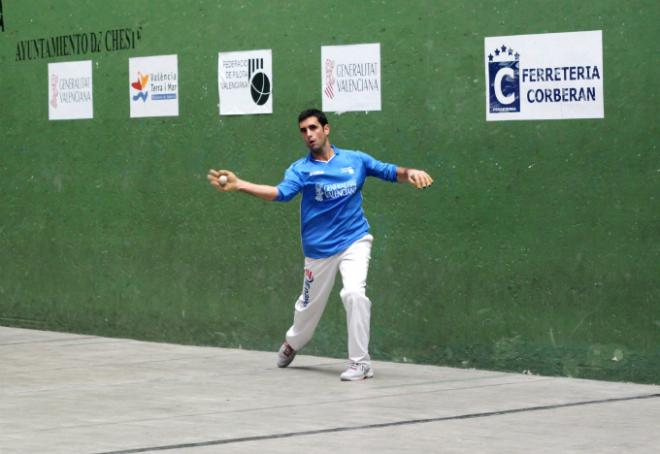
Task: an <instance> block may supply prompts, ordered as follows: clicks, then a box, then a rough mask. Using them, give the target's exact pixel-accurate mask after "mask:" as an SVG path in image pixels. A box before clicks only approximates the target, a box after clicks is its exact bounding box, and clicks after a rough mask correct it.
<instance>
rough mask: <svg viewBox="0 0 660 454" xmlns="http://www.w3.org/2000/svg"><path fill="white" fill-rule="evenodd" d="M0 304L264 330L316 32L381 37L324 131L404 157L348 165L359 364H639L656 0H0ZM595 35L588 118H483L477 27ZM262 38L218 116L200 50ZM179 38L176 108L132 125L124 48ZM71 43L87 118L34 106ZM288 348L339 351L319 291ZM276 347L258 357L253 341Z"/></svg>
mask: <svg viewBox="0 0 660 454" xmlns="http://www.w3.org/2000/svg"><path fill="white" fill-rule="evenodd" d="M2 4H3V12H4V25H5V31H4V32H0V63H1V65H2V69H1V70H0V99H1V100H2V108H1V109H0V128H1V129H0V133H1V134H0V137H1V142H0V197H1V199H0V324H2V325H7V326H22V327H28V328H39V329H53V330H66V331H74V332H81V333H94V334H99V335H109V336H123V337H132V338H139V339H150V340H159V341H171V342H180V343H191V344H203V345H217V346H226V347H237V346H242V347H243V348H249V349H263V350H275V349H276V348H277V347H279V344H280V343H281V341H282V339H283V335H284V332H285V330H286V329H287V328H288V326H289V324H290V322H291V317H292V313H293V302H294V300H295V298H296V297H297V295H298V293H299V291H300V289H301V286H302V253H301V251H300V246H299V235H298V212H299V208H298V199H296V200H295V201H294V202H292V203H289V204H275V203H267V202H263V201H260V200H257V199H253V198H250V197H248V196H244V195H240V194H233V195H229V196H227V195H224V194H219V193H217V192H216V191H214V190H212V188H211V187H210V186H209V185H208V183H207V181H206V172H207V170H208V169H209V168H211V167H215V168H217V167H224V168H230V169H234V170H236V171H237V172H238V173H239V175H240V176H241V177H243V178H247V179H250V180H253V181H257V182H262V183H267V184H276V183H277V182H279V181H280V179H281V177H282V174H283V171H284V169H285V168H286V167H287V166H288V165H289V163H290V162H292V161H293V160H295V159H297V158H298V157H300V156H302V155H303V154H304V153H305V149H304V146H303V143H302V142H301V141H300V138H299V136H298V133H297V129H296V128H297V124H296V116H297V113H298V112H299V111H300V110H302V109H303V108H306V107H308V106H319V105H320V103H321V96H320V86H319V85H320V75H321V74H320V72H321V68H320V47H321V45H331V44H353V43H370V42H379V43H380V44H381V59H382V80H383V87H382V92H383V98H382V100H383V101H382V102H383V108H382V111H381V112H369V113H368V114H365V113H346V114H343V115H330V121H331V123H332V125H333V132H332V136H333V141H334V143H336V144H337V145H339V146H345V147H349V148H356V149H362V150H365V151H368V152H369V153H371V154H373V155H374V156H376V157H378V158H379V159H381V160H384V161H389V162H394V163H397V164H400V165H405V166H411V167H417V168H424V169H427V170H428V171H429V172H430V173H431V174H432V175H433V176H434V178H435V180H436V183H435V184H434V186H433V187H432V188H431V189H430V190H428V191H415V190H413V189H412V188H411V187H397V186H395V185H389V184H385V183H382V182H379V181H376V180H374V181H370V182H368V184H367V186H366V187H365V190H364V196H365V208H366V211H367V216H368V218H369V220H370V223H371V225H372V233H373V234H374V236H375V237H376V241H375V243H374V249H373V261H372V267H371V270H370V277H369V288H368V292H369V294H370V297H371V299H372V300H373V302H374V306H373V319H372V346H371V348H372V353H373V356H374V358H376V359H382V360H394V361H410V362H417V363H431V364H442V365H451V366H459V367H477V368H488V369H498V370H511V371H527V370H529V371H531V372H532V373H540V374H550V375H568V376H574V377H586V378H597V379H607V380H625V381H637V382H652V383H660V265H659V264H660V158H659V155H658V148H657V146H658V145H657V144H658V127H657V123H658V114H657V112H658V96H657V93H658V90H657V85H658V80H660V74H659V70H658V68H659V63H660V62H659V61H658V53H657V50H658V49H657V42H658V40H659V38H660V36H659V35H660V33H659V32H658V25H657V24H658V22H659V19H660V11H659V9H660V8H659V7H658V3H657V2H655V1H630V2H624V3H621V2H619V1H614V0H603V1H598V2H574V1H568V0H561V1H511V0H509V1H449V0H436V1H403V0H401V1H396V0H384V1H380V0H379V1H375V0H374V1H360V2H354V1H329V2H311V1H300V2H284V1H266V0H261V1H257V0H253V1H241V2H230V1H216V0H195V1H188V2H180V1H173V0H161V1H145V2H137V3H136V2H130V1H126V0H117V1H113V2H106V1H100V0H98V1H89V2H79V1H73V0H59V1H45V0H43V1H30V2H25V1H18V0H3V1H2ZM120 28H130V29H132V30H138V29H140V31H141V39H140V40H139V41H138V42H136V43H135V48H134V49H127V50H118V51H113V52H110V51H104V52H99V53H94V54H91V53H90V54H86V55H79V56H73V57H60V58H50V59H48V58H44V59H34V60H25V61H17V57H16V48H17V43H18V42H19V41H22V40H29V39H35V38H41V37H50V36H58V35H64V34H70V33H85V32H92V31H101V30H110V29H120ZM582 30H602V31H603V65H604V91H605V118H604V119H598V120H573V121H522V122H520V121H517V122H488V123H487V122H486V121H485V111H484V104H485V102H484V96H485V93H484V92H485V88H484V87H485V82H484V61H483V58H484V57H483V55H484V54H483V46H484V43H483V40H484V37H485V36H499V35H515V34H533V33H549V32H568V31H582ZM264 48H266V49H272V52H273V74H274V87H275V89H274V113H273V114H272V115H258V116H241V117H226V116H223V117H220V116H219V115H218V107H217V104H218V92H217V90H218V88H217V58H218V57H217V54H218V52H220V51H234V50H251V49H264ZM163 54H177V55H178V59H179V83H180V84H179V87H180V88H179V95H180V104H179V111H180V115H179V117H170V118H145V119H130V118H129V104H128V99H127V91H128V84H127V81H128V58H129V57H135V56H149V55H163ZM87 59H91V60H92V61H93V78H94V119H93V120H76V121H48V105H47V97H48V87H47V83H48V82H47V64H48V63H49V62H55V61H70V60H87ZM336 290H337V291H336V292H335V293H334V294H333V296H332V298H331V300H330V303H329V305H328V308H327V310H326V314H325V316H324V318H323V320H322V322H321V325H320V327H319V330H318V331H317V334H316V336H315V338H314V340H313V342H312V343H311V344H310V345H309V347H308V348H307V349H306V351H305V352H306V353H310V354H323V355H330V356H336V357H344V356H345V352H346V340H345V320H344V313H343V307H342V305H341V302H340V300H339V297H338V290H339V288H338V287H337V289H336ZM274 359H275V358H273V360H274Z"/></svg>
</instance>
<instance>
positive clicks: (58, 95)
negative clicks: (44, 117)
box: [48, 60, 94, 120]
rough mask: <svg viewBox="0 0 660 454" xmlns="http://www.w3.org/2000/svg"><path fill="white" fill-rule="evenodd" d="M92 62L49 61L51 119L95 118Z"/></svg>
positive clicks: (49, 108)
mask: <svg viewBox="0 0 660 454" xmlns="http://www.w3.org/2000/svg"><path fill="white" fill-rule="evenodd" d="M92 91H93V90H92V61H91V60H85V61H76V62H63V63H49V64H48V119H49V120H77V119H87V118H94V103H93V96H92Z"/></svg>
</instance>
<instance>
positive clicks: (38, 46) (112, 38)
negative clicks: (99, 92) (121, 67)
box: [0, 0, 142, 61]
mask: <svg viewBox="0 0 660 454" xmlns="http://www.w3.org/2000/svg"><path fill="white" fill-rule="evenodd" d="M0 1H1V0H0ZM0 17H1V16H0ZM141 39H142V27H138V28H136V29H133V28H117V29H112V30H103V31H99V32H87V33H72V34H70V35H59V36H51V37H48V38H35V39H26V40H22V41H19V42H18V43H16V61H30V60H40V59H48V58H57V57H70V56H74V55H86V54H90V53H92V54H93V53H100V52H116V51H120V50H128V49H135V48H136V47H137V44H138V42H139V41H140V40H141Z"/></svg>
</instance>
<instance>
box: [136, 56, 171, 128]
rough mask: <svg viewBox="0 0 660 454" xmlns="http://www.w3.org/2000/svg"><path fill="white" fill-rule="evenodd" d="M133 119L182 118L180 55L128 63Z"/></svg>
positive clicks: (138, 58) (143, 58)
mask: <svg viewBox="0 0 660 454" xmlns="http://www.w3.org/2000/svg"><path fill="white" fill-rule="evenodd" d="M128 78H129V81H128V82H129V103H130V106H131V118H140V117H176V116H178V115H179V70H178V60H177V56H176V55H160V56H153V57H136V58H129V59H128Z"/></svg>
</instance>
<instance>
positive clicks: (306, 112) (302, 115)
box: [298, 109, 328, 126]
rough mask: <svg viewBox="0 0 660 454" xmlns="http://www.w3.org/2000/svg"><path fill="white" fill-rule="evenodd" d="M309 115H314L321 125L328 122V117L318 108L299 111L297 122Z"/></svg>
mask: <svg viewBox="0 0 660 454" xmlns="http://www.w3.org/2000/svg"><path fill="white" fill-rule="evenodd" d="M309 117H315V118H316V119H317V120H318V121H319V124H320V125H321V126H325V125H327V124H328V119H327V118H326V116H325V114H324V113H323V112H321V111H320V110H318V109H306V110H303V111H302V112H300V115H298V123H302V122H303V120H307V119H308V118H309Z"/></svg>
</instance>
